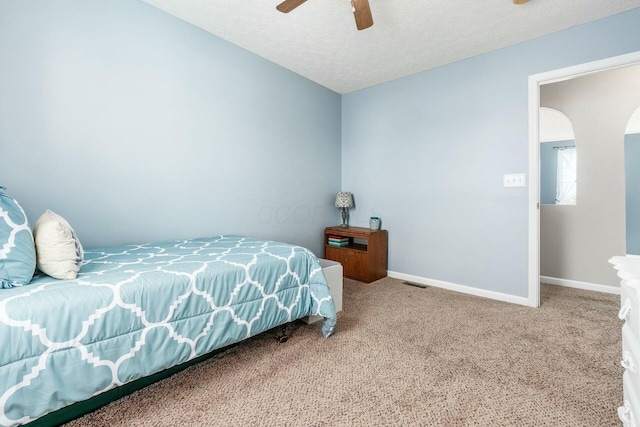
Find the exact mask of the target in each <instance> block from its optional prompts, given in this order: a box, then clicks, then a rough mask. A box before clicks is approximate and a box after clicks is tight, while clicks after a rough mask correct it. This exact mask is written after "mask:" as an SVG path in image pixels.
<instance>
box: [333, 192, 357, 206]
mask: <svg viewBox="0 0 640 427" xmlns="http://www.w3.org/2000/svg"><path fill="white" fill-rule="evenodd" d="M352 207H353V197H352V196H351V193H349V192H348V191H341V192H339V193H338V195H337V196H336V208H352Z"/></svg>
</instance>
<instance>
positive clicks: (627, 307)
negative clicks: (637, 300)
mask: <svg viewBox="0 0 640 427" xmlns="http://www.w3.org/2000/svg"><path fill="white" fill-rule="evenodd" d="M630 311H631V301H629V300H628V299H626V300H624V303H623V304H622V307H620V312H618V318H619V319H620V320H627V316H628V315H629V312H630Z"/></svg>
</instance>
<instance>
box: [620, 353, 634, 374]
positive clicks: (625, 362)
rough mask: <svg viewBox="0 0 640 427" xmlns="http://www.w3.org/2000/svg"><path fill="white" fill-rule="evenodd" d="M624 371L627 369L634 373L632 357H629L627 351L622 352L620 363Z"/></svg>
mask: <svg viewBox="0 0 640 427" xmlns="http://www.w3.org/2000/svg"><path fill="white" fill-rule="evenodd" d="M620 364H621V365H622V367H623V368H624V369H628V370H630V371H631V372H635V371H636V365H635V364H634V363H633V357H631V353H629V352H628V351H623V352H622V361H621V362H620Z"/></svg>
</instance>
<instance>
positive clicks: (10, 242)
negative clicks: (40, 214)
mask: <svg viewBox="0 0 640 427" xmlns="http://www.w3.org/2000/svg"><path fill="white" fill-rule="evenodd" d="M4 190H5V188H4V187H0V288H12V287H14V286H22V285H27V284H29V282H30V281H31V279H32V278H33V273H34V272H35V270H36V249H35V245H34V243H33V234H31V229H30V228H29V221H28V220H27V216H26V215H25V213H24V210H22V207H20V205H19V204H18V202H16V201H15V199H14V198H13V197H11V196H9V195H8V194H5V192H4Z"/></svg>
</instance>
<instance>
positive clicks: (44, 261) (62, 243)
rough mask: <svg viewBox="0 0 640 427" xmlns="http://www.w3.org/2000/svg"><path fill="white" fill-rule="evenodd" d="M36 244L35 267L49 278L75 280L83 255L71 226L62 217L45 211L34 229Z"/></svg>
mask: <svg viewBox="0 0 640 427" xmlns="http://www.w3.org/2000/svg"><path fill="white" fill-rule="evenodd" d="M33 238H34V240H35V243H36V265H37V266H38V269H39V270H40V271H42V272H43V273H45V274H48V275H49V276H51V277H53V278H56V279H62V280H71V279H75V278H76V275H77V274H78V271H80V264H82V259H83V257H84V251H83V249H82V245H81V244H80V240H78V237H77V236H76V233H75V232H74V231H73V228H71V226H70V225H69V223H68V222H67V221H66V220H65V219H64V218H62V217H61V216H60V215H58V214H56V213H54V212H52V211H50V210H48V209H47V210H46V211H45V212H44V213H43V214H42V215H41V216H40V218H38V220H37V221H36V224H35V225H34V226H33Z"/></svg>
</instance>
